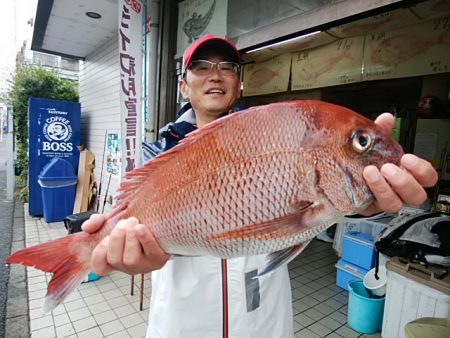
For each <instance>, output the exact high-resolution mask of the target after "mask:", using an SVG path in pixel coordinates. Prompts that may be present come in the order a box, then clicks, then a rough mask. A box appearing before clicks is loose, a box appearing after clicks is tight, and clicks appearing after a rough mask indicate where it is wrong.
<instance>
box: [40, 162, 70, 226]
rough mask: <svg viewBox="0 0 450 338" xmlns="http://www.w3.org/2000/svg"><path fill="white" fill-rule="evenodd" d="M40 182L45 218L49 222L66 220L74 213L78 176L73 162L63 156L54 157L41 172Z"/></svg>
mask: <svg viewBox="0 0 450 338" xmlns="http://www.w3.org/2000/svg"><path fill="white" fill-rule="evenodd" d="M38 183H39V185H40V187H41V192H42V204H43V208H44V220H45V221H46V222H47V223H51V222H60V221H64V219H65V218H66V216H67V215H70V214H72V212H73V205H74V203H75V193H76V184H77V176H75V171H74V169H73V166H72V164H71V163H70V162H68V161H67V160H65V159H63V158H59V157H54V158H52V160H51V161H50V162H49V163H48V164H47V165H46V166H45V167H44V168H43V169H42V171H41V173H40V174H39V180H38Z"/></svg>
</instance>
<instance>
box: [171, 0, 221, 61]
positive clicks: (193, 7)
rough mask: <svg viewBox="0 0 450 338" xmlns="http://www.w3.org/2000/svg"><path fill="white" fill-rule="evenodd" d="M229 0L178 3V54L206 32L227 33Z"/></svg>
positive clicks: (180, 55)
mask: <svg viewBox="0 0 450 338" xmlns="http://www.w3.org/2000/svg"><path fill="white" fill-rule="evenodd" d="M227 10H228V1H227V0H221V1H219V0H184V1H181V2H180V3H179V4H178V33H177V39H178V40H177V54H176V57H177V58H179V57H182V56H183V53H184V50H185V49H186V48H187V46H189V45H190V44H191V43H192V42H194V41H196V40H198V39H200V38H201V37H202V36H204V35H206V34H214V35H217V36H221V37H225V36H226V35H227Z"/></svg>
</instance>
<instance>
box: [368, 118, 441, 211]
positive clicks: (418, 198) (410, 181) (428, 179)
mask: <svg viewBox="0 0 450 338" xmlns="http://www.w3.org/2000/svg"><path fill="white" fill-rule="evenodd" d="M375 123H377V124H378V125H379V126H381V127H382V128H384V129H386V130H388V131H390V130H391V129H392V127H393V125H394V117H393V116H392V115H391V114H389V113H384V114H381V115H380V116H379V117H378V118H377V119H376V120H375ZM400 165H401V166H400V167H398V166H396V165H394V164H392V163H386V164H384V165H383V166H382V167H381V170H378V169H377V168H376V167H375V166H372V165H370V166H367V167H366V168H364V171H363V176H364V179H365V180H366V183H367V185H368V186H369V188H370V190H372V193H373V194H374V196H375V199H376V201H375V203H374V204H372V205H371V206H369V207H368V208H367V209H366V210H364V212H362V214H363V215H371V214H374V213H376V212H379V211H387V212H397V211H399V210H400V209H401V208H402V207H403V205H404V204H412V205H420V204H422V203H424V202H425V200H426V198H427V194H426V192H425V190H424V188H427V187H432V186H434V185H435V184H436V182H437V179H438V175H437V172H436V170H434V168H433V166H432V165H431V164H430V163H429V162H428V161H425V160H423V159H421V158H419V157H417V156H415V155H412V154H405V155H403V157H402V158H401V160H400Z"/></svg>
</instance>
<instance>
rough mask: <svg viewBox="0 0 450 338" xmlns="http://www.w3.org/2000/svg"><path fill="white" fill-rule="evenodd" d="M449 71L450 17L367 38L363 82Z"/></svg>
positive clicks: (371, 35)
mask: <svg viewBox="0 0 450 338" xmlns="http://www.w3.org/2000/svg"><path fill="white" fill-rule="evenodd" d="M448 71H450V16H446V17H441V18H437V19H433V20H429V21H427V22H424V23H422V24H418V25H414V26H410V27H407V28H402V29H397V30H393V31H389V32H382V33H375V34H369V35H367V36H366V43H365V48H364V74H363V80H379V79H390V78H400V77H409V76H420V75H427V74H435V73H443V72H448Z"/></svg>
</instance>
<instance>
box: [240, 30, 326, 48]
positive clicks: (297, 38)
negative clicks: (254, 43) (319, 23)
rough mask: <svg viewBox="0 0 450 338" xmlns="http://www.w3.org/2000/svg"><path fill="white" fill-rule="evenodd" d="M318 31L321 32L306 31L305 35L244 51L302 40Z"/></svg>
mask: <svg viewBox="0 0 450 338" xmlns="http://www.w3.org/2000/svg"><path fill="white" fill-rule="evenodd" d="M319 33H321V31H315V32H312V33H308V34H305V35H300V36H296V37H295V38H291V39H287V40H283V41H280V42H275V43H272V44H269V45H267V46H263V47H258V48H255V49H251V50H249V51H247V52H246V53H253V52H257V51H259V50H262V49H266V48H270V47H275V46H279V45H283V44H285V43H288V42H293V41H300V40H302V39H305V38H308V37H311V36H313V35H316V34H319Z"/></svg>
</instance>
